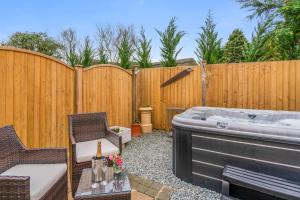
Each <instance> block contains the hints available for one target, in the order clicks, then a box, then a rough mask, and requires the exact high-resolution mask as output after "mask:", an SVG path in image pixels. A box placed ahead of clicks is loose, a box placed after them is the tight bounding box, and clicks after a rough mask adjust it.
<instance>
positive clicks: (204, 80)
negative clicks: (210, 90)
mask: <svg viewBox="0 0 300 200" xmlns="http://www.w3.org/2000/svg"><path fill="white" fill-rule="evenodd" d="M200 65H201V67H202V71H201V72H202V73H201V80H202V106H206V94H207V91H206V90H207V74H206V61H205V60H202V61H201V62H200Z"/></svg>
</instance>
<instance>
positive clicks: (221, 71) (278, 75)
mask: <svg viewBox="0 0 300 200" xmlns="http://www.w3.org/2000/svg"><path fill="white" fill-rule="evenodd" d="M207 91H208V93H207V105H208V106H216V107H232V108H253V109H271V110H293V111H300V61H299V60H298V61H276V62H254V63H240V64H217V65H209V66H208V90H207Z"/></svg>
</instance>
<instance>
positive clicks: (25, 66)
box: [0, 47, 74, 147]
mask: <svg viewBox="0 0 300 200" xmlns="http://www.w3.org/2000/svg"><path fill="white" fill-rule="evenodd" d="M0 71H1V73H0V81H5V83H2V82H1V83H0V85H1V86H0V94H1V97H2V98H1V103H0V116H1V117H0V126H5V125H10V124H12V125H14V127H15V129H16V132H17V134H18V136H19V137H20V138H21V140H22V142H23V143H24V144H25V145H26V146H28V147H68V139H67V138H68V128H67V115H68V114H72V113H73V112H74V103H73V102H74V89H73V87H74V70H73V69H72V68H70V67H69V66H67V65H65V64H64V63H62V62H61V61H58V60H56V59H53V58H51V57H48V56H45V55H42V54H39V53H35V52H31V51H26V50H21V49H15V48H7V47H1V48H0ZM58 71H59V72H58ZM65 77H68V78H65ZM65 91H68V92H65ZM62 99H68V100H67V101H66V102H63V101H61V100H62Z"/></svg>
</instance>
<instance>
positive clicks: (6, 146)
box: [0, 126, 68, 200]
mask: <svg viewBox="0 0 300 200" xmlns="http://www.w3.org/2000/svg"><path fill="white" fill-rule="evenodd" d="M0 152H1V153H0V199H8V200H10V199H11V200H12V199H14V200H18V199H19V200H21V199H22V200H30V199H40V200H41V199H42V200H46V199H58V200H63V199H67V198H68V191H67V189H68V184H67V177H68V176H67V151H66V149H57V148H56V149H27V148H26V147H25V146H24V145H23V144H22V142H21V141H20V139H19V138H18V136H17V135H16V133H15V130H14V128H13V127H12V126H5V127H3V128H0ZM36 164H38V165H36ZM41 164H43V165H41ZM53 166H56V168H55V170H56V171H55V170H54V171H55V172H57V167H60V168H59V170H60V171H59V173H56V174H55V178H54V177H53V176H52V177H51V176H50V175H49V173H48V171H47V172H45V173H43V174H42V175H44V176H46V178H45V179H44V180H45V181H44V183H42V184H41V182H39V179H40V178H41V177H43V176H39V175H36V176H31V175H28V174H26V173H25V174H24V175H23V172H24V168H26V169H27V170H28V171H30V170H31V172H32V173H35V174H38V172H37V171H34V169H40V171H41V172H43V170H41V169H44V168H40V167H46V168H47V169H51V170H52V169H53V168H51V167H53ZM62 167H63V168H62ZM17 168H18V169H17ZM18 170H19V171H18ZM13 171H14V173H15V172H16V171H17V172H19V173H17V174H14V173H13V174H10V173H12V172H13ZM25 171H26V170H25ZM21 172H22V173H21ZM20 173H21V174H20ZM37 176H38V177H37ZM49 176H50V177H49ZM49 179H50V180H51V179H52V182H51V181H49V182H50V183H49V182H48V183H49V185H48V186H49V187H48V188H47V189H46V188H45V187H44V188H43V187H42V185H43V184H46V182H47V180H49ZM37 180H38V181H37ZM34 183H35V184H36V185H38V187H39V188H38V187H34ZM36 185H35V186H36ZM51 185H52V186H51ZM37 188H38V190H39V192H37ZM34 192H36V193H34Z"/></svg>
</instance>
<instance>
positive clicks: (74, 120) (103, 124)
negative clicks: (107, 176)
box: [69, 112, 122, 196]
mask: <svg viewBox="0 0 300 200" xmlns="http://www.w3.org/2000/svg"><path fill="white" fill-rule="evenodd" d="M69 132H70V150H71V151H70V153H71V154H72V155H71V157H72V159H70V162H71V163H70V166H71V169H70V173H71V174H70V176H71V186H72V195H73V196H74V195H75V192H76V190H77V187H78V184H79V180H80V177H81V173H82V170H83V169H86V168H91V167H92V163H91V159H92V157H89V160H86V161H84V162H78V160H77V159H78V158H77V157H76V156H77V155H76V144H77V145H79V144H78V143H84V142H88V141H96V140H99V139H106V140H107V141H109V142H110V143H111V144H113V145H114V146H115V147H117V150H118V153H119V154H121V153H122V136H120V135H118V134H116V133H114V132H113V131H111V130H110V129H109V128H108V124H107V119H106V113H105V112H99V113H84V114H74V115H70V116H69ZM102 150H103V151H104V150H105V149H102ZM92 153H93V155H96V147H95V152H92ZM78 154H79V153H78Z"/></svg>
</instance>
